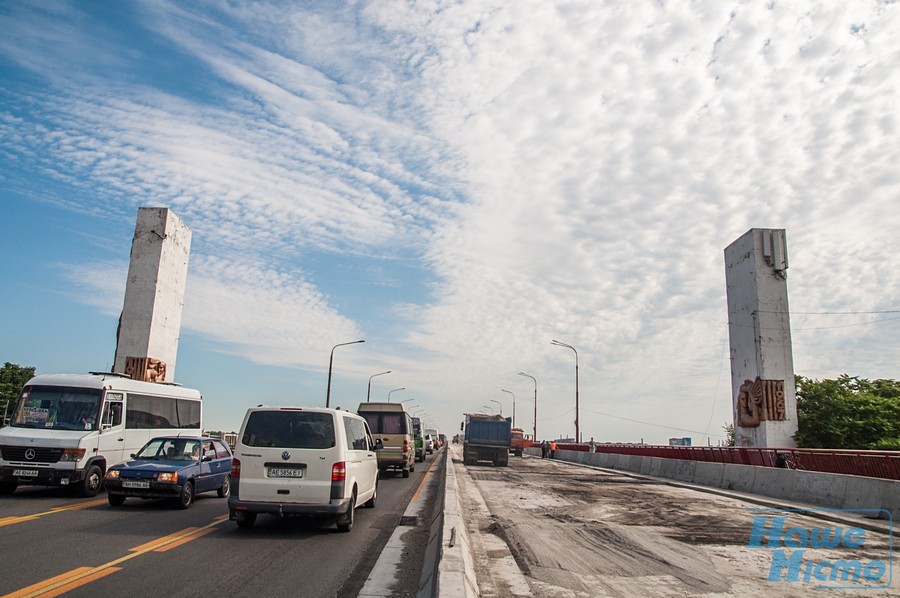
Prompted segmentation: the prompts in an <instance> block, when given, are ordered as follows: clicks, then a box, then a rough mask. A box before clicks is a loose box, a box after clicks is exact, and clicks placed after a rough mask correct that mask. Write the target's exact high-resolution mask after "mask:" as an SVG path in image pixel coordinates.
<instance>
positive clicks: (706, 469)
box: [693, 461, 725, 488]
mask: <svg viewBox="0 0 900 598" xmlns="http://www.w3.org/2000/svg"><path fill="white" fill-rule="evenodd" d="M696 463H697V465H696V467H695V468H694V480H693V481H694V483H695V484H700V485H701V486H715V487H717V488H721V487H722V479H723V477H724V475H725V464H724V463H712V462H707V461H697V462H696Z"/></svg>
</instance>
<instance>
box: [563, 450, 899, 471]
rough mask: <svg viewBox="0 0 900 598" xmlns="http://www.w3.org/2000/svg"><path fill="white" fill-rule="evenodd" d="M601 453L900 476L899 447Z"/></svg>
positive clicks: (623, 451) (619, 451)
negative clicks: (781, 463) (783, 460)
mask: <svg viewBox="0 0 900 598" xmlns="http://www.w3.org/2000/svg"><path fill="white" fill-rule="evenodd" d="M556 448H557V449H559V450H563V451H587V450H589V449H590V447H589V446H588V445H587V444H570V443H565V444H564V443H557V444H556ZM595 450H596V452H598V453H610V454H617V455H641V456H644V457H662V458H663V459H686V460H689V461H710V462H713V463H735V464H738V465H756V466H759V467H776V466H777V459H778V456H779V455H784V456H785V457H787V459H788V461H789V462H791V463H794V464H796V466H797V467H798V469H805V470H807V471H821V472H826V473H840V474H845V475H858V476H864V477H869V478H884V479H888V480H900V451H850V450H833V449H798V448H755V447H744V446H741V447H733V446H669V445H652V444H598V445H596V448H595Z"/></svg>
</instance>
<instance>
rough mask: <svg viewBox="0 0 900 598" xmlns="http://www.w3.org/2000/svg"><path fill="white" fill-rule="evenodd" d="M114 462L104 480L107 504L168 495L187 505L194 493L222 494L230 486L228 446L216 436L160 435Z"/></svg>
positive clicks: (182, 504) (183, 505)
mask: <svg viewBox="0 0 900 598" xmlns="http://www.w3.org/2000/svg"><path fill="white" fill-rule="evenodd" d="M131 457H132V458H131V460H129V461H126V462H124V463H120V464H118V465H113V466H112V467H110V468H109V470H108V471H107V472H106V478H105V479H104V484H105V486H106V494H107V497H108V499H109V504H110V505H112V506H114V507H118V506H120V505H121V504H122V503H124V502H125V499H126V498H128V497H132V496H133V497H135V498H168V499H171V500H173V501H174V502H175V503H176V504H177V505H178V507H180V508H182V509H186V508H188V507H189V506H191V503H192V502H193V501H194V495H195V494H199V493H200V492H211V491H213V490H215V491H216V492H217V493H218V495H219V497H220V498H225V497H227V496H228V493H229V491H230V489H231V459H232V455H231V450H230V449H229V448H228V445H227V444H225V443H224V442H222V441H221V440H219V439H217V438H203V437H197V436H161V437H159V438H154V439H153V440H151V441H150V442H148V443H147V444H145V445H144V446H143V447H142V448H141V450H140V451H138V452H137V453H135V454H133V455H131Z"/></svg>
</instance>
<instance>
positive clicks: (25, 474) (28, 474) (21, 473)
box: [13, 469, 38, 478]
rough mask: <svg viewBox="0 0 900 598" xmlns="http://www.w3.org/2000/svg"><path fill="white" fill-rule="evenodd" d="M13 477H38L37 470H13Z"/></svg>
mask: <svg viewBox="0 0 900 598" xmlns="http://www.w3.org/2000/svg"><path fill="white" fill-rule="evenodd" d="M13 475H17V476H19V477H22V478H36V477H37V475H38V470H37V469H14V470H13Z"/></svg>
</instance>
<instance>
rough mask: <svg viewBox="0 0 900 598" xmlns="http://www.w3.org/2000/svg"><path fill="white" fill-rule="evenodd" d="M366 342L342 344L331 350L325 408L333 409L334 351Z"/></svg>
mask: <svg viewBox="0 0 900 598" xmlns="http://www.w3.org/2000/svg"><path fill="white" fill-rule="evenodd" d="M364 342H366V341H351V342H349V343H340V344H337V345H335V346H333V347H332V348H331V357H329V358H328V390H327V391H326V392H325V407H326V408H327V407H331V366H332V365H333V364H334V350H335V349H337V348H338V347H343V346H344V345H355V344H357V343H364Z"/></svg>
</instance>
